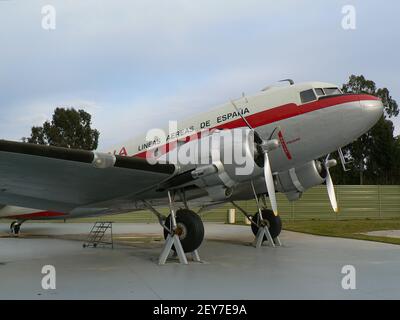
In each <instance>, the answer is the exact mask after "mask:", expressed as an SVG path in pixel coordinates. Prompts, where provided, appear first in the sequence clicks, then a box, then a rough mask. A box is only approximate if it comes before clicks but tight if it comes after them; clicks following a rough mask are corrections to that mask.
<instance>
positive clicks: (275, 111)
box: [134, 94, 379, 158]
mask: <svg viewBox="0 0 400 320" xmlns="http://www.w3.org/2000/svg"><path fill="white" fill-rule="evenodd" d="M362 100H379V98H377V97H374V96H371V95H368V94H347V95H341V96H334V97H330V98H323V99H321V100H317V101H313V102H310V103H306V104H302V105H297V104H296V103H288V104H285V105H282V106H278V107H273V108H270V109H266V110H263V111H261V112H258V113H254V114H251V115H249V116H247V117H246V120H247V121H248V122H249V124H250V125H251V126H252V127H253V128H257V127H260V126H264V125H267V124H270V123H274V122H277V121H280V120H284V119H289V118H293V117H296V116H299V115H303V114H306V113H309V112H313V111H316V110H321V109H324V108H328V107H332V106H336V105H339V104H343V103H347V102H355V101H362ZM243 126H246V124H245V123H244V121H243V119H242V118H238V119H236V120H233V121H230V122H227V123H224V124H221V125H218V126H215V127H213V128H210V130H213V129H221V130H222V129H235V128H239V127H243ZM196 136H197V137H200V132H197V133H195V134H193V135H191V136H189V137H186V138H185V139H184V140H185V141H189V140H190V138H193V137H196ZM176 145H177V144H176V142H170V143H167V144H165V145H163V146H160V147H159V148H162V152H161V153H162V154H164V153H167V152H169V151H170V150H172V149H173V148H174V147H175V146H176ZM149 150H151V149H149ZM147 151H148V150H147ZM147 151H143V152H140V153H137V154H135V155H134V157H139V158H146V153H147Z"/></svg>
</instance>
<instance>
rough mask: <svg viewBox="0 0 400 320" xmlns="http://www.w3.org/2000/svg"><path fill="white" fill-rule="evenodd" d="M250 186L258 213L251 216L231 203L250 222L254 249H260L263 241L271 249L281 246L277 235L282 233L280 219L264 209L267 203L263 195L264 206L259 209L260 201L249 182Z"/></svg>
mask: <svg viewBox="0 0 400 320" xmlns="http://www.w3.org/2000/svg"><path fill="white" fill-rule="evenodd" d="M251 186H252V188H253V192H254V197H255V200H256V203H257V208H258V212H257V213H256V214H254V215H253V216H251V215H250V214H248V213H247V212H246V211H245V210H244V209H243V208H241V207H240V206H238V205H237V204H236V203H235V202H233V201H232V204H233V205H234V207H236V208H237V209H238V210H239V211H241V212H242V213H243V214H244V215H245V216H246V217H247V218H248V219H249V220H250V221H251V230H252V231H253V234H254V235H255V239H254V246H255V247H256V248H260V247H261V246H262V245H263V242H264V241H267V242H268V245H270V246H271V247H275V246H282V243H281V240H280V239H279V235H280V233H281V231H282V220H281V218H280V217H279V216H275V214H274V212H273V211H272V210H269V209H267V208H266V204H267V201H266V199H265V195H263V198H262V200H263V202H264V206H263V207H261V205H260V199H259V197H258V195H257V193H256V191H255V188H254V185H253V182H251Z"/></svg>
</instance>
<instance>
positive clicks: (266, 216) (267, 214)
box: [251, 209, 282, 241]
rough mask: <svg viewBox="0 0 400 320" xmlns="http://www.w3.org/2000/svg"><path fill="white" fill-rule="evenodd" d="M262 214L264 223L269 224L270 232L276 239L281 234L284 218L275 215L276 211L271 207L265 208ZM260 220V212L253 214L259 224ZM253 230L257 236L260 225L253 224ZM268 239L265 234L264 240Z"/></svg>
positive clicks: (254, 219)
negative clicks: (270, 208)
mask: <svg viewBox="0 0 400 320" xmlns="http://www.w3.org/2000/svg"><path fill="white" fill-rule="evenodd" d="M261 212H262V216H263V220H264V223H265V224H266V225H267V226H269V227H268V230H269V233H270V234H271V237H272V238H273V239H275V238H276V237H277V236H279V235H280V233H281V231H282V220H281V218H280V217H279V216H275V215H274V212H273V211H272V210H269V209H263V210H262V211H261ZM258 220H259V214H258V212H257V213H256V214H255V215H254V216H253V221H254V222H255V223H257V224H258ZM251 230H252V231H253V234H254V235H255V236H256V235H257V232H258V227H257V226H256V225H255V224H253V223H252V224H251ZM266 240H267V237H266V236H264V241H266Z"/></svg>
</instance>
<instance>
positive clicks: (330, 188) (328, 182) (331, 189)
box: [324, 154, 339, 213]
mask: <svg viewBox="0 0 400 320" xmlns="http://www.w3.org/2000/svg"><path fill="white" fill-rule="evenodd" d="M329 157H330V154H328V156H327V157H326V159H325V163H324V166H325V170H326V178H325V181H326V189H327V191H328V196H329V201H330V202H331V206H332V209H333V211H335V212H336V213H337V212H339V208H338V204H337V201H336V194H335V188H334V186H333V181H332V177H331V174H330V172H329V169H330V168H332V167H334V166H336V164H337V162H336V160H335V159H331V160H329Z"/></svg>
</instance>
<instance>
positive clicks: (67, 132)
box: [23, 108, 100, 150]
mask: <svg viewBox="0 0 400 320" xmlns="http://www.w3.org/2000/svg"><path fill="white" fill-rule="evenodd" d="M91 121H92V116H91V115H90V114H89V113H87V112H85V111H84V110H75V109H74V108H70V109H65V108H56V110H55V111H54V114H53V119H52V121H51V122H49V121H46V122H45V123H43V126H41V127H40V126H39V127H32V130H31V136H30V138H23V141H25V142H29V143H35V144H42V145H51V146H56V147H64V148H73V149H84V150H95V149H97V146H98V141H99V136H100V133H99V131H97V130H96V129H92V128H91Z"/></svg>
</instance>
